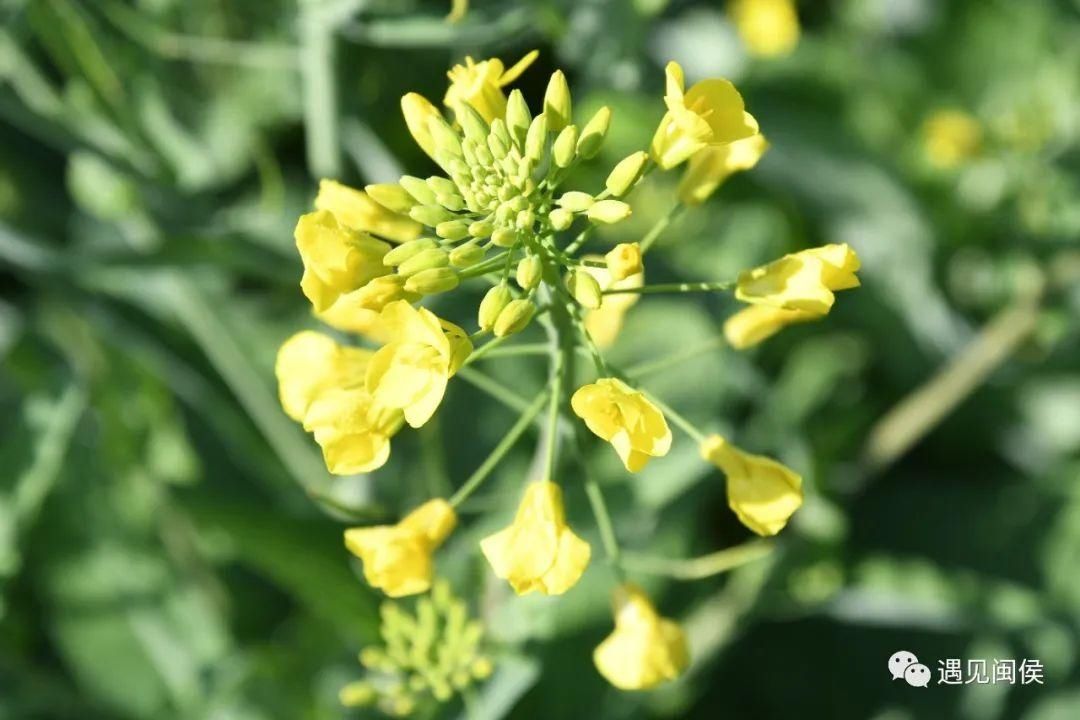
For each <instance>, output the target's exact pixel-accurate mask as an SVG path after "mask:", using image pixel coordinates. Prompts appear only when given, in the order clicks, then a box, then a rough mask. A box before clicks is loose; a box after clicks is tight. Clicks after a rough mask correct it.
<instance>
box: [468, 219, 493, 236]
mask: <svg viewBox="0 0 1080 720" xmlns="http://www.w3.org/2000/svg"><path fill="white" fill-rule="evenodd" d="M494 230H495V226H494V225H492V224H491V221H490V220H477V221H476V222H474V223H472V224H471V225H469V236H470V237H474V238H486V237H491V233H492V232H493V231H494Z"/></svg>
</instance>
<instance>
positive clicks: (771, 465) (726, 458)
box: [701, 435, 803, 535]
mask: <svg viewBox="0 0 1080 720" xmlns="http://www.w3.org/2000/svg"><path fill="white" fill-rule="evenodd" d="M701 454H702V456H703V457H704V458H705V459H706V460H708V461H709V462H711V463H713V464H714V465H716V466H717V467H719V468H720V469H721V470H722V471H723V472H724V475H726V476H727V487H728V505H730V507H731V509H732V510H733V511H734V512H735V514H736V515H737V516H738V518H739V520H740V521H742V523H743V524H744V525H746V526H747V527H748V528H750V529H751V530H753V531H754V532H755V533H757V534H758V535H775V534H776V533H778V532H780V530H782V529H783V527H784V526H785V525H786V524H787V522H788V520H789V519H790V518H791V516H792V514H794V512H795V511H796V510H798V509H799V507H800V506H801V505H802V500H803V495H802V477H800V476H799V475H798V474H797V473H795V472H793V471H792V470H791V469H789V468H788V467H786V466H784V465H783V464H781V463H779V462H777V461H775V460H773V459H772V458H767V457H764V456H761V455H751V454H750V453H746V452H743V451H742V450H740V449H738V448H737V447H735V446H733V445H731V444H730V443H728V442H727V441H726V440H725V439H724V438H723V437H721V436H719V435H711V436H709V437H708V438H706V439H705V441H704V442H702V444H701Z"/></svg>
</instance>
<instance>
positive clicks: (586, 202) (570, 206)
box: [556, 190, 596, 213]
mask: <svg viewBox="0 0 1080 720" xmlns="http://www.w3.org/2000/svg"><path fill="white" fill-rule="evenodd" d="M595 202H596V199H595V198H593V196H592V195H590V194H589V193H583V192H578V191H577V190H571V191H570V192H568V193H563V194H562V197H560V198H559V199H558V200H557V201H556V203H557V204H558V206H559V207H561V208H562V209H563V210H566V211H568V212H572V213H575V212H585V211H586V210H588V209H589V208H591V207H592V206H593V203H595Z"/></svg>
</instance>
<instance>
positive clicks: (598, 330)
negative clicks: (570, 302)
mask: <svg viewBox="0 0 1080 720" xmlns="http://www.w3.org/2000/svg"><path fill="white" fill-rule="evenodd" d="M582 259H584V260H606V258H604V257H602V256H600V255H586V256H585V257H584V258H582ZM584 269H585V272H587V273H589V274H590V275H592V276H593V277H594V278H596V281H597V282H598V283H599V284H600V289H601V290H611V289H622V288H631V287H641V286H642V285H644V284H645V273H644V271H642V272H639V273H637V274H636V275H631V276H630V277H628V278H626V279H624V280H615V279H613V278H612V277H611V272H609V271H608V269H607V268H606V267H594V266H592V265H586V266H584ZM640 299H641V296H640V295H638V294H636V293H619V294H617V295H603V296H601V298H600V307H598V308H596V309H595V310H589V311H588V312H587V313H585V330H586V331H587V332H588V333H589V337H591V338H592V340H593V342H594V343H596V345H597V346H598V347H600V348H607V347H610V346H611V345H613V344H614V343H615V340H616V338H618V336H619V331H620V330H622V326H623V320H624V319H625V317H626V313H627V311H628V310H630V308H631V307H633V306H634V304H635V303H637V301H638V300H640Z"/></svg>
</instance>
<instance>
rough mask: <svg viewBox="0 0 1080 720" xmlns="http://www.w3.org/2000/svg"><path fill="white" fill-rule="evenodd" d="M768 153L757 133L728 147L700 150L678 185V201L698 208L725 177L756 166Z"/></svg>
mask: <svg viewBox="0 0 1080 720" xmlns="http://www.w3.org/2000/svg"><path fill="white" fill-rule="evenodd" d="M768 149H769V143H768V142H767V141H766V140H765V136H764V135H762V134H761V133H758V134H757V135H751V136H750V137H748V138H743V139H742V140H736V141H735V142H733V143H729V144H728V145H717V146H716V147H707V148H703V149H702V150H699V151H698V152H697V153H695V154H694V156H693V157H691V158H690V163H689V165H687V168H686V172H685V173H684V174H683V177H682V180H681V181H679V200H681V201H682V202H683V204H685V205H700V204H701V203H703V202H705V201H706V200H708V199H709V196H711V195H712V194H713V193H714V192H716V188H718V187H720V184H721V183H722V182H724V181H725V180H727V178H728V176H730V175H733V174H734V173H736V172H738V171H740V170H749V169H750V168H752V167H754V166H755V165H757V163H758V160H760V159H761V156H762V155H764V154H765V151H766V150H768Z"/></svg>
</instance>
